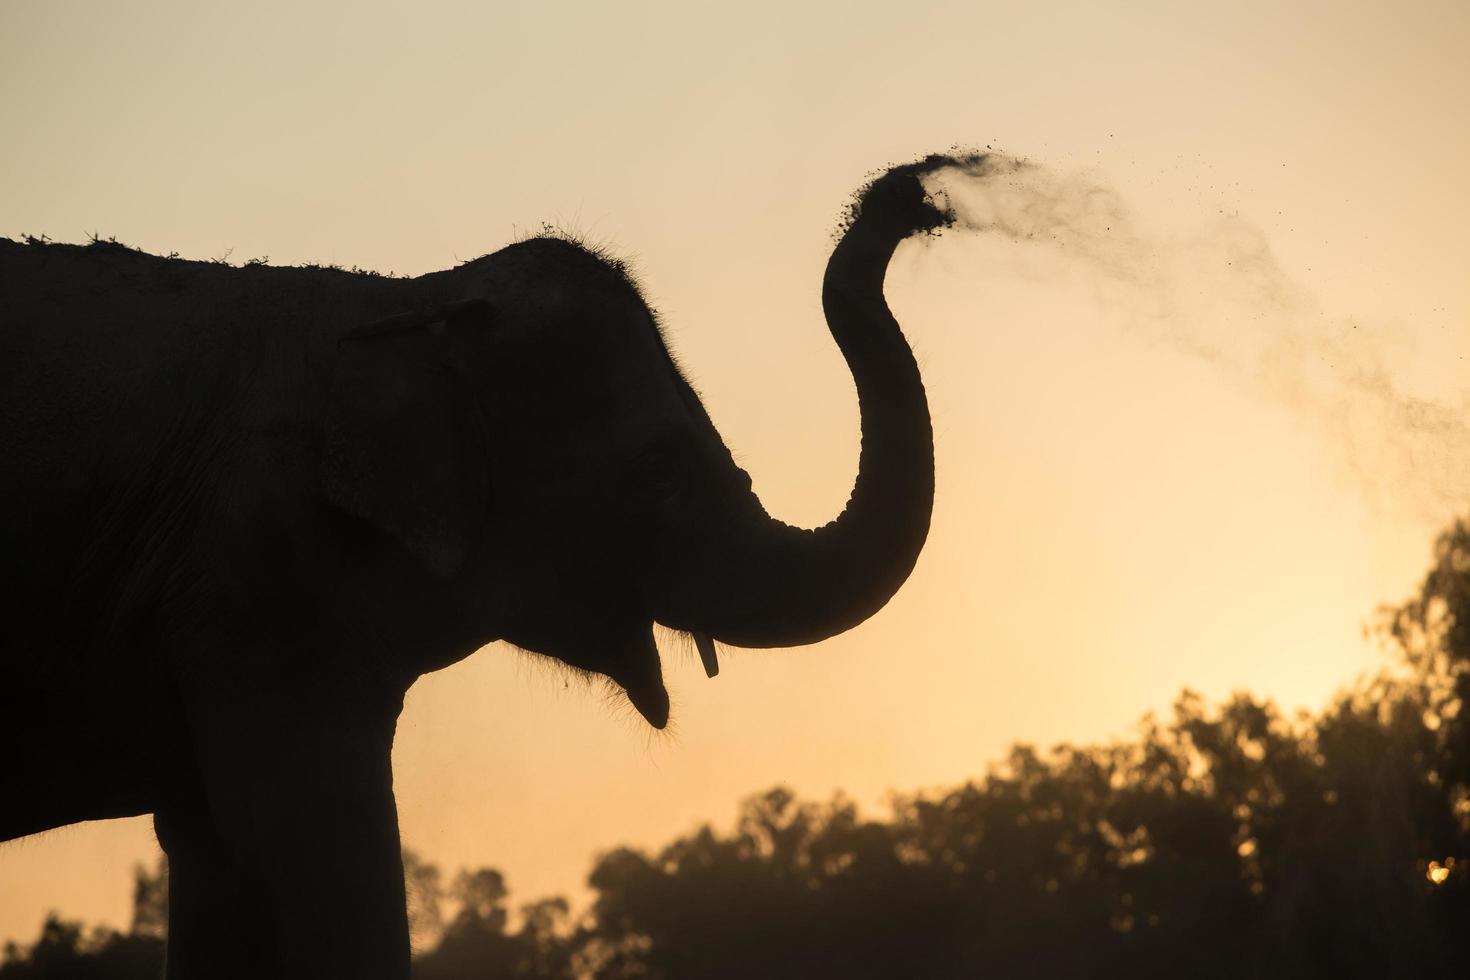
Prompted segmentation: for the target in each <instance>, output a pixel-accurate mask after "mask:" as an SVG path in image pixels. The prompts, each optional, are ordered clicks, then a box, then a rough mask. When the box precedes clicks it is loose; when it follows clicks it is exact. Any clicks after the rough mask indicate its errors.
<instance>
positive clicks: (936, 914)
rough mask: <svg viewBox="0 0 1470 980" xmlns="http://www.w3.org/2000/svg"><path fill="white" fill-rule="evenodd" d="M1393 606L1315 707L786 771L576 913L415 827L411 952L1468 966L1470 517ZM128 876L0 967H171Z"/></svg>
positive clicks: (795, 967)
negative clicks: (953, 765)
mask: <svg viewBox="0 0 1470 980" xmlns="http://www.w3.org/2000/svg"><path fill="white" fill-rule="evenodd" d="M1378 632H1379V635H1380V636H1381V637H1382V638H1383V640H1384V642H1385V643H1386V644H1387V645H1388V646H1389V647H1390V648H1391V649H1392V650H1393V651H1394V652H1395V654H1396V657H1395V665H1394V667H1393V668H1391V669H1389V670H1386V671H1384V672H1383V673H1382V674H1380V675H1379V676H1377V677H1375V678H1372V679H1370V680H1368V681H1365V682H1362V683H1360V684H1358V685H1357V686H1356V687H1354V688H1353V689H1351V690H1349V691H1347V692H1345V693H1344V694H1342V695H1340V696H1339V697H1338V698H1337V700H1336V701H1335V702H1333V703H1332V704H1331V705H1330V706H1328V708H1327V709H1326V710H1324V711H1323V712H1321V713H1320V714H1319V715H1317V716H1315V717H1312V716H1306V715H1302V716H1299V717H1296V718H1287V717H1284V716H1283V715H1282V714H1281V713H1280V712H1279V711H1278V710H1277V709H1276V708H1275V707H1274V706H1273V705H1272V704H1271V703H1270V702H1269V701H1262V700H1259V699H1256V698H1253V697H1251V696H1249V695H1247V694H1237V695H1236V696H1234V697H1233V698H1231V699H1230V700H1228V701H1227V702H1226V703H1224V704H1222V705H1219V706H1217V707H1213V708H1212V707H1210V706H1208V705H1207V704H1206V703H1205V702H1204V700H1203V699H1202V698H1200V697H1199V696H1197V695H1194V694H1192V693H1190V692H1187V691H1186V692H1185V693H1184V694H1183V695H1182V696H1181V697H1180V699H1179V700H1178V701H1177V703H1176V704H1175V705H1174V707H1173V710H1172V712H1171V714H1170V716H1169V717H1168V718H1167V719H1164V720H1160V719H1157V718H1152V717H1146V718H1145V719H1144V720H1143V721H1142V722H1141V724H1140V726H1139V728H1138V731H1137V732H1136V734H1135V737H1133V738H1131V739H1128V740H1124V741H1118V742H1114V743H1111V744H1106V745H1098V746H1087V747H1076V746H1069V745H1062V746H1058V747H1056V748H1053V749H1051V750H1049V751H1045V752H1042V751H1038V750H1036V749H1034V748H1032V747H1029V746H1024V745H1022V746H1017V747H1015V748H1014V749H1012V751H1011V753H1010V755H1009V757H1008V758H1007V759H1006V760H1005V761H1004V762H1003V763H1002V764H1000V765H997V766H995V767H993V768H992V769H991V770H990V772H989V773H988V774H987V775H986V776H985V778H983V779H980V780H976V781H973V782H970V783H967V784H966V785H964V786H960V787H956V788H954V789H952V790H949V791H948V792H944V793H939V794H928V795H925V794H920V795H915V796H898V797H895V798H894V799H893V801H892V809H891V813H890V815H889V816H888V817H887V818H885V819H866V818H864V817H863V816H862V815H861V814H860V813H859V811H858V808H857V806H856V805H855V804H853V803H852V802H851V801H850V800H847V799H845V798H843V797H842V796H840V795H839V796H837V797H835V798H833V799H832V800H831V801H829V802H826V803H815V802H809V801H802V800H800V799H798V798H797V797H796V796H794V795H793V794H792V793H791V792H789V791H788V790H785V789H781V788H777V789H773V790H770V791H768V792H766V793H763V794H760V795H758V796H755V797H753V798H752V799H750V800H748V801H746V803H745V804H744V805H743V806H742V808H741V810H740V814H739V819H738V821H737V823H736V826H735V828H734V829H733V830H732V831H731V832H729V833H728V834H722V833H720V832H718V831H716V830H714V829H712V828H710V827H708V826H706V827H703V828H700V829H699V830H697V831H696V832H694V833H692V834H690V835H688V836H686V837H681V838H679V839H677V840H675V841H673V842H672V843H670V844H669V845H667V846H666V847H664V848H663V849H662V850H660V851H658V852H657V853H646V852H643V851H639V850H634V849H629V848H620V849H617V850H614V851H611V852H609V853H607V854H604V855H602V856H601V857H600V858H599V859H598V860H597V861H596V863H595V866H594V868H593V870H592V874H591V878H590V883H591V885H592V887H593V888H594V889H595V892H596V898H595V900H594V902H593V904H592V906H591V908H590V909H589V910H588V911H587V912H586V913H585V914H584V915H583V916H581V917H580V919H579V920H577V921H575V922H574V921H573V919H572V917H571V915H570V912H569V909H568V906H567V903H566V902H565V901H564V900H563V899H560V898H554V899H548V900H543V901H541V902H536V903H532V904H530V905H527V906H524V907H522V908H521V909H520V910H519V913H518V914H516V915H514V916H513V915H512V914H511V912H510V911H509V908H508V905H507V898H508V892H507V889H506V885H505V881H504V879H503V878H502V877H501V875H500V874H499V873H498V872H496V871H494V870H491V869H480V870H477V871H462V872H460V873H459V875H458V876H457V877H456V878H455V879H454V881H453V883H452V884H451V885H450V886H448V887H446V886H445V885H444V883H443V876H442V875H441V873H440V871H439V869H438V868H437V867H435V866H434V865H432V864H428V863H426V862H423V861H422V860H420V859H419V858H418V857H417V856H415V855H414V854H413V853H412V852H405V855H404V859H405V860H404V863H405V873H406V879H407V883H408V891H409V895H410V909H411V912H412V916H413V928H414V935H415V942H416V948H419V949H420V950H422V951H423V952H421V954H420V955H419V956H418V958H417V959H416V960H415V967H414V972H415V976H416V977H417V978H419V980H441V978H443V980H447V978H451V977H454V978H460V977H476V978H502V977H503V978H521V980H570V978H573V977H579V978H592V980H634V978H638V980H675V978H678V980H723V978H736V977H739V978H746V977H751V976H759V977H768V978H777V980H779V978H784V977H793V978H794V977H804V978H809V977H839V976H840V977H843V978H856V980H861V978H866V977H884V978H887V977H894V976H912V977H925V978H947V977H972V976H977V975H986V976H999V977H1015V978H1027V977H1035V978H1048V977H1115V976H1133V977H1154V976H1170V975H1176V974H1181V975H1188V976H1192V977H1203V978H1210V977H1221V978H1225V977H1229V978H1237V977H1252V978H1275V977H1283V978H1285V977H1292V978H1314V977H1322V978H1327V977H1332V978H1346V977H1389V976H1434V975H1447V974H1452V973H1453V972H1454V966H1453V964H1455V963H1457V962H1458V963H1464V962H1466V960H1467V957H1470V928H1466V924H1467V923H1470V727H1467V726H1470V717H1467V713H1466V712H1465V711H1463V710H1462V708H1463V706H1464V704H1465V703H1466V700H1467V697H1470V523H1466V522H1460V523H1457V524H1456V525H1455V526H1454V527H1452V528H1451V529H1450V530H1449V531H1447V532H1446V533H1445V534H1444V535H1443V536H1441V538H1440V539H1439V541H1438V543H1437V545H1436V548H1435V559H1434V565H1433V567H1432V568H1431V569H1430V571H1429V574H1428V575H1427V576H1426V578H1425V579H1424V582H1423V584H1422V586H1421V588H1420V590H1419V594H1418V595H1417V596H1415V597H1414V598H1413V599H1411V600H1410V601H1409V602H1406V603H1405V604H1403V605H1402V606H1399V607H1396V608H1390V609H1386V610H1384V611H1383V612H1382V615H1381V619H1380V625H1379V630H1378ZM135 894H136V896H137V903H136V904H137V906H138V912H137V913H136V914H135V916H134V925H133V931H132V932H131V933H129V934H127V935H121V934H118V933H115V932H111V931H109V930H105V929H94V930H93V931H92V932H91V933H89V934H84V933H83V931H82V927H81V926H80V925H78V924H76V923H68V922H64V921H62V920H60V919H57V918H56V917H54V916H53V917H51V918H49V919H48V920H47V922H46V924H45V926H44V927H43V929H42V934H41V937H40V938H39V939H38V941H37V942H36V943H35V944H34V945H32V946H30V947H28V948H27V949H20V948H18V947H16V946H14V945H11V946H10V947H8V948H7V949H6V951H5V958H4V963H3V965H0V980H31V978H39V977H64V978H92V977H96V978H102V977H109V978H110V977H118V978H122V977H135V976H138V977H141V976H157V975H158V967H157V964H158V962H159V956H160V942H159V936H160V935H161V931H162V919H161V910H162V908H163V907H165V905H166V885H165V884H164V883H163V879H162V869H161V868H160V869H159V872H158V873H156V874H154V875H152V876H150V875H148V874H147V873H146V872H144V871H143V870H142V869H139V871H138V887H137V889H136V893H135ZM446 908H448V909H450V910H452V912H453V914H452V915H449V914H446ZM513 922H514V928H512V923H513ZM149 957H152V959H149ZM150 971H151V972H150Z"/></svg>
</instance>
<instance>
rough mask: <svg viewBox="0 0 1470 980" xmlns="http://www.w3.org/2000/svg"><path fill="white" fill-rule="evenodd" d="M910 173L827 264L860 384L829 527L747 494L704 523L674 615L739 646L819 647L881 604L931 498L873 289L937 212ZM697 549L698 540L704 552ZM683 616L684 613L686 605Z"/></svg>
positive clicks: (892, 325)
mask: <svg viewBox="0 0 1470 980" xmlns="http://www.w3.org/2000/svg"><path fill="white" fill-rule="evenodd" d="M919 173H920V171H918V170H916V169H914V168H904V169H902V170H896V171H893V172H890V173H889V174H888V175H886V176H885V177H883V178H882V179H880V180H879V181H878V182H877V183H875V184H874V185H873V186H872V187H871V188H869V190H868V192H867V193H866V194H865V195H864V197H863V199H862V201H861V203H860V205H859V209H858V211H857V214H856V216H855V219H854V220H853V222H852V224H851V225H850V227H849V228H848V230H847V232H846V234H845V235H844V236H843V238H842V240H841V241H840V242H838V244H837V247H836V249H835V250H834V251H833V253H832V257H831V259H830V260H829V261H828V263H827V272H826V277H825V279H824V281H823V287H822V306H823V309H824V311H825V313H826V317H827V324H828V327H829V328H830V329H831V331H832V336H833V338H834V339H835V340H836V341H837V345H838V347H839V348H841V350H842V354H843V357H844V358H845V359H846V361H847V365H848V368H849V370H851V371H852V376H853V380H854V382H855V383H856V385H857V394H858V406H859V410H860V412H861V416H862V450H861V455H860V457H859V462H858V475H857V480H856V483H855V485H854V487H853V490H852V494H851V496H850V498H849V499H848V502H847V506H846V507H845V508H844V509H843V511H842V513H841V515H839V516H838V517H837V518H836V519H835V520H833V521H832V522H831V523H829V524H827V525H825V526H824V527H820V528H817V529H815V530H805V529H801V528H795V527H792V526H790V525H787V524H784V523H782V522H781V521H778V520H775V519H773V518H771V517H769V516H768V515H767V514H766V512H765V510H764V508H763V507H762V506H761V504H760V501H759V500H758V499H757V498H756V497H755V495H754V494H753V493H752V494H749V495H748V499H746V500H744V501H743V502H741V503H740V504H738V505H737V508H736V509H737V510H738V511H742V512H743V514H742V515H741V516H738V517H736V518H735V519H733V520H730V521H729V522H728V525H727V526H725V527H722V528H717V529H715V530H713V531H712V533H711V534H710V535H709V538H708V539H707V546H708V552H709V553H707V554H706V555H704V556H702V557H701V561H702V564H701V568H702V570H703V571H704V572H705V573H706V575H707V576H708V577H706V575H701V576H700V578H701V579H702V580H703V581H702V582H701V585H702V586H712V587H713V589H712V592H713V594H706V595H705V596H703V600H704V601H703V602H702V603H701V605H703V606H704V608H703V609H702V610H701V611H700V613H698V614H694V615H690V616H688V617H682V616H681V617H679V619H685V618H687V619H689V620H690V622H688V623H684V622H674V621H668V620H666V621H667V622H670V625H680V626H685V628H690V629H695V630H698V631H701V632H706V633H709V634H711V635H713V636H714V637H715V638H716V639H719V640H721V641H723V642H725V643H729V644H732V645H734V646H742V647H779V646H796V645H800V644H804V643H815V642H817V641H818V640H823V639H826V638H827V637H829V636H833V635H835V634H837V633H841V632H842V631H844V630H846V629H849V628H851V627H853V626H855V625H857V624H858V623H860V622H862V621H863V620H864V619H867V618H868V617H869V616H871V615H873V613H875V612H877V611H878V610H879V609H881V608H882V607H883V605H884V604H885V603H887V602H888V600H889V599H890V598H891V597H892V596H893V594H894V593H895V592H897V591H898V588H899V586H901V585H902V584H903V582H904V580H905V579H907V578H908V575H909V573H910V572H911V571H912V570H913V567H914V562H915V561H916V560H917V559H918V556H919V551H920V549H921V548H922V547H923V544H924V539H925V537H926V535H927V534H928V531H929V517H930V513H931V511H932V509H933V502H934V444H933V433H932V430H931V427H930V423H929V406H928V402H927V400H926V399H925V397H924V386H923V382H922V381H921V380H920V378H919V369H918V365H917V364H915V362H914V356H913V352H912V351H911V350H910V349H909V345H908V343H907V342H906V341H905V340H904V337H903V334H902V332H901V331H900V330H899V327H898V324H897V322H895V320H894V318H893V314H892V313H891V312H890V311H889V309H888V304H887V303H886V302H885V300H884V297H883V279H884V275H885V273H886V271H887V268H888V262H889V259H890V258H891V257H892V255H893V251H894V249H895V248H896V247H897V246H898V244H899V242H901V241H903V240H904V239H905V238H908V237H909V236H911V235H913V234H914V233H915V232H924V231H929V230H932V229H933V228H935V227H938V226H940V225H942V224H944V223H945V216H944V215H943V214H941V213H940V212H939V211H937V210H936V209H935V208H934V207H933V205H932V204H930V203H929V202H928V201H927V199H926V198H925V195H924V191H923V187H922V186H921V185H920V183H919V180H918V177H919ZM700 550H705V549H700ZM691 612H692V610H691Z"/></svg>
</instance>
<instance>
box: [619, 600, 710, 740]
mask: <svg viewBox="0 0 1470 980" xmlns="http://www.w3.org/2000/svg"><path fill="white" fill-rule="evenodd" d="M687 635H688V636H689V637H690V638H691V639H692V640H693V641H694V646H695V648H696V649H697V650H698V651H699V659H700V662H701V663H702V664H703V665H704V672H705V674H706V675H708V676H709V677H714V676H715V675H716V674H718V673H719V672H720V663H719V659H718V655H717V654H716V652H715V643H714V640H713V639H712V638H711V637H710V635H709V634H708V633H704V632H700V631H698V630H693V631H689V632H688V633H687ZM614 642H615V643H616V645H617V647H619V648H620V649H617V650H616V651H615V653H616V654H617V656H616V658H615V661H614V662H615V663H617V664H618V667H617V669H615V670H614V671H612V672H610V673H609V674H608V676H609V677H611V678H612V679H613V680H614V681H616V682H617V684H618V685H619V686H621V687H622V689H623V690H624V692H626V693H627V695H628V701H629V702H630V703H631V704H632V705H633V707H634V708H636V709H638V713H639V714H640V715H642V716H643V718H644V720H645V721H647V722H648V723H649V724H650V725H652V726H653V727H654V728H658V729H663V728H664V727H666V726H667V725H668V723H669V692H668V689H667V688H666V687H665V686H664V679H663V663H662V661H661V660H660V658H659V654H658V644H657V643H656V642H655V641H654V637H653V624H652V623H649V624H648V625H646V626H644V627H642V628H640V629H637V630H630V631H629V632H628V633H626V634H624V635H622V636H620V637H617V638H616V639H615V641H614Z"/></svg>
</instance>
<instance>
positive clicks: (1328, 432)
mask: <svg viewBox="0 0 1470 980" xmlns="http://www.w3.org/2000/svg"><path fill="white" fill-rule="evenodd" d="M894 169H895V170H907V171H908V172H910V173H913V174H915V175H916V176H918V177H920V178H921V179H922V181H923V183H924V186H925V188H926V190H927V191H928V192H929V194H930V199H931V201H932V202H933V203H934V204H935V205H936V206H938V207H939V208H940V209H941V210H942V211H944V212H945V217H946V222H945V227H946V228H947V229H948V233H950V234H953V233H955V232H960V233H975V234H984V235H999V236H1001V237H1003V238H1005V239H1008V240H1011V241H1014V242H1016V243H1021V244H1025V245H1028V246H1038V247H1042V248H1049V249H1055V250H1056V252H1057V253H1058V254H1059V255H1060V256H1061V257H1062V258H1063V259H1065V260H1066V261H1068V262H1072V263H1076V264H1078V265H1079V266H1080V267H1081V268H1082V269H1084V270H1085V271H1086V272H1087V273H1089V274H1090V279H1091V281H1092V284H1093V287H1094V289H1095V291H1096V295H1097V297H1098V299H1099V301H1100V302H1101V303H1103V304H1105V305H1106V306H1107V307H1108V309H1109V311H1110V312H1116V313H1118V314H1121V317H1120V319H1121V321H1122V323H1123V324H1124V325H1125V326H1126V328H1127V329H1128V330H1129V331H1130V333H1132V334H1134V335H1136V336H1137V337H1139V338H1140V339H1142V340H1143V341H1144V342H1146V343H1148V344H1149V345H1151V346H1158V347H1162V348H1165V349H1169V350H1173V351H1175V352H1177V353H1179V354H1181V355H1184V356H1187V357H1191V358H1197V359H1200V360H1203V361H1205V362H1208V363H1209V364H1210V365H1212V366H1214V368H1216V369H1218V370H1219V371H1221V372H1223V373H1224V374H1225V375H1226V376H1227V380H1228V381H1229V382H1230V383H1232V384H1235V385H1238V386H1242V387H1245V388H1248V389H1251V390H1254V391H1255V392H1257V393H1259V394H1260V395H1263V396H1265V397H1268V398H1270V399H1273V400H1275V401H1277V402H1279V403H1281V404H1283V405H1285V406H1287V407H1289V408H1290V409H1291V410H1293V411H1294V412H1297V413H1300V414H1301V415H1303V416H1306V417H1308V418H1310V419H1311V420H1312V421H1313V422H1314V423H1315V424H1316V425H1317V426H1318V427H1319V428H1320V430H1321V431H1322V433H1323V434H1324V436H1325V437H1326V439H1327V441H1328V443H1329V445H1330V447H1331V449H1332V451H1333V452H1334V454H1335V455H1336V456H1337V457H1338V460H1339V462H1340V463H1341V464H1342V466H1343V468H1344V469H1345V470H1346V471H1347V472H1348V473H1350V474H1351V476H1352V478H1353V479H1354V480H1355V481H1356V482H1357V483H1358V485H1359V486H1360V487H1361V488H1362V490H1363V492H1364V493H1365V495H1366V496H1367V497H1368V499H1369V502H1370V503H1371V504H1373V505H1374V506H1375V507H1380V508H1381V507H1384V506H1388V505H1390V503H1391V504H1392V506H1394V507H1407V508H1408V509H1409V510H1410V511H1411V512H1412V513H1413V516H1414V517H1417V518H1427V519H1431V520H1434V521H1443V520H1445V519H1448V518H1449V517H1450V516H1452V515H1454V514H1458V513H1460V512H1462V511H1463V510H1464V507H1465V506H1466V503H1467V497H1470V388H1465V389H1462V390H1461V391H1460V392H1459V394H1458V398H1453V397H1450V398H1446V397H1434V396H1430V395H1423V394H1417V393H1413V392H1411V391H1410V390H1408V387H1407V386H1406V385H1405V384H1404V383H1403V379H1402V378H1401V377H1398V376H1396V374H1395V372H1394V370H1393V369H1392V368H1391V367H1390V357H1389V354H1390V353H1391V352H1394V351H1401V350H1402V349H1404V348H1405V347H1411V346H1412V344H1413V337H1412V336H1410V335H1408V334H1406V332H1405V331H1404V330H1403V329H1402V328H1399V329H1395V328H1393V327H1390V326H1388V325H1384V324H1365V323H1363V322H1361V321H1359V320H1356V319H1352V318H1348V319H1340V318H1333V317H1329V316H1327V315H1326V314H1325V313H1324V312H1323V310H1322V308H1321V305H1320V304H1319V303H1318V302H1317V301H1316V300H1315V299H1314V298H1313V297H1312V296H1311V295H1310V293H1309V292H1308V291H1307V290H1305V289H1303V288H1302V287H1301V286H1299V285H1298V284H1297V283H1295V282H1294V281H1293V280H1292V278H1291V277H1290V276H1289V275H1288V274H1287V273H1286V271H1285V270H1283V268H1282V267H1281V265H1280V264H1279V263H1278V261H1277V259H1276V258H1275V256H1274V255H1273V253H1272V250H1271V247H1270V244H1269V242H1268V241H1267V239H1266V236H1265V234H1264V233H1263V232H1262V231H1261V229H1260V228H1258V227H1256V226H1255V225H1253V224H1251V223H1250V222H1249V221H1246V220H1244V219H1241V218H1239V217H1233V216H1232V217H1226V218H1222V219H1221V220H1219V221H1217V222H1214V223H1212V225H1211V226H1210V227H1208V228H1205V229H1203V230H1202V231H1200V232H1198V233H1196V234H1193V235H1189V236H1167V235H1155V234H1150V233H1149V232H1147V231H1145V230H1143V229H1141V228H1140V227H1139V226H1138V224H1137V222H1136V221H1135V220H1134V218H1133V216H1132V214H1131V211H1130V209H1129V207H1128V206H1127V202H1126V201H1125V200H1123V198H1122V197H1121V196H1120V195H1119V194H1118V192H1117V191H1116V190H1114V189H1113V188H1112V187H1110V186H1108V185H1107V184H1106V183H1105V182H1103V181H1102V180H1101V179H1098V178H1095V177H1091V176H1087V175H1078V174H1065V173H1061V172H1058V171H1056V170H1053V169H1051V168H1048V167H1046V166H1044V165H1041V164H1038V163H1034V162H1030V161H1025V160H1019V159H1015V158H1012V157H1007V156H1004V155H1002V154H998V153H968V154H959V153H955V154H936V155H933V156H930V157H927V158H925V159H924V160H922V161H919V162H917V163H911V164H906V165H904V166H903V167H900V168H894ZM891 172H893V171H890V173H891Z"/></svg>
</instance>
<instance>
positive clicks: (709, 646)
mask: <svg viewBox="0 0 1470 980" xmlns="http://www.w3.org/2000/svg"><path fill="white" fill-rule="evenodd" d="M694 645H695V646H696V647H698V648H699V659H700V662H701V663H703V664H704V673H705V676H706V677H713V676H715V675H716V674H718V673H719V672H720V661H719V660H718V659H716V657H715V641H714V640H712V639H710V635H709V634H708V633H699V632H696V633H695V634H694Z"/></svg>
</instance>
